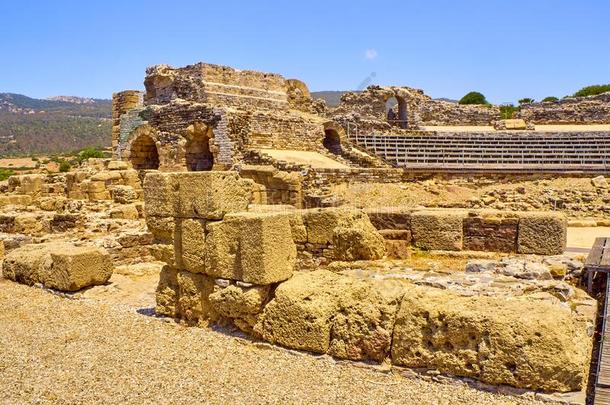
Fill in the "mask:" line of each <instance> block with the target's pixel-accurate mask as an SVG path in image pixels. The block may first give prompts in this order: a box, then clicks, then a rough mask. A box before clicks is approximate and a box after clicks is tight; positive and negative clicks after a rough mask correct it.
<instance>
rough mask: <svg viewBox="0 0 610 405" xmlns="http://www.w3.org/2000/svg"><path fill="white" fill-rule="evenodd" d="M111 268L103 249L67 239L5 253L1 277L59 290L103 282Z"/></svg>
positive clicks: (75, 288)
mask: <svg viewBox="0 0 610 405" xmlns="http://www.w3.org/2000/svg"><path fill="white" fill-rule="evenodd" d="M112 269H113V266H112V261H111V258H110V255H109V254H108V253H107V252H106V251H105V250H104V249H101V248H97V247H93V246H74V245H72V244H69V243H45V244H35V245H25V246H23V247H21V248H18V249H15V250H13V251H12V252H11V253H9V254H8V255H7V256H6V258H5V259H4V262H3V275H4V277H6V278H9V279H11V280H14V281H17V282H21V283H25V284H29V285H32V284H35V283H41V284H43V285H44V286H45V287H48V288H53V289H57V290H60V291H78V290H80V289H82V288H85V287H89V286H93V285H100V284H104V283H106V282H107V281H108V279H110V276H111V275H112Z"/></svg>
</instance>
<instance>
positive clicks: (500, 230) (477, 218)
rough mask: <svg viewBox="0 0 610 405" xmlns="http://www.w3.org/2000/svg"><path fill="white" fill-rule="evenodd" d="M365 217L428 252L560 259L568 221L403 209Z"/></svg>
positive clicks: (550, 216) (541, 215)
mask: <svg viewBox="0 0 610 405" xmlns="http://www.w3.org/2000/svg"><path fill="white" fill-rule="evenodd" d="M366 212H367V214H368V215H369V218H370V219H371V222H372V223H373V225H374V226H375V227H376V228H377V229H378V230H400V231H407V232H405V236H404V238H406V239H407V240H408V241H410V242H411V243H412V244H413V245H414V246H416V247H418V248H420V249H425V250H450V251H451V250H453V251H458V250H475V251H490V252H506V253H522V254H538V255H559V254H562V253H563V251H564V250H565V248H566V238H567V219H566V217H565V215H563V214H559V213H554V212H518V211H512V212H511V211H494V210H460V209H454V210H451V209H426V210H417V209H409V208H401V207H388V208H376V209H367V210H366ZM390 235H392V234H390Z"/></svg>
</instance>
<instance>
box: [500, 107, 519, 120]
mask: <svg viewBox="0 0 610 405" xmlns="http://www.w3.org/2000/svg"><path fill="white" fill-rule="evenodd" d="M517 111H519V107H515V106H514V105H512V104H507V105H501V106H500V117H501V118H502V119H503V120H509V119H511V118H513V117H514V116H515V113H516V112H517Z"/></svg>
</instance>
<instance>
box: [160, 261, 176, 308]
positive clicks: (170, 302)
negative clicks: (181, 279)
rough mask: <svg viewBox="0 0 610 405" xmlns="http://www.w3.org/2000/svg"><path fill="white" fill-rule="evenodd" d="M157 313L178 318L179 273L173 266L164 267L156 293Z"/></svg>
mask: <svg viewBox="0 0 610 405" xmlns="http://www.w3.org/2000/svg"><path fill="white" fill-rule="evenodd" d="M156 301H157V305H156V307H155V313H156V314H157V315H164V316H169V317H172V318H174V317H177V316H178V271H177V270H176V269H175V268H174V267H172V266H163V269H161V274H160V275H159V284H158V285H157V292H156Z"/></svg>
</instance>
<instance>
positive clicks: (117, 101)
mask: <svg viewBox="0 0 610 405" xmlns="http://www.w3.org/2000/svg"><path fill="white" fill-rule="evenodd" d="M142 103H143V94H142V92H140V91H136V90H125V91H121V92H118V93H114V94H113V95H112V149H113V150H114V149H116V147H117V146H118V145H119V138H120V132H121V115H123V114H126V113H127V112H128V111H130V110H132V109H134V108H137V107H140V106H141V105H142Z"/></svg>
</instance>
